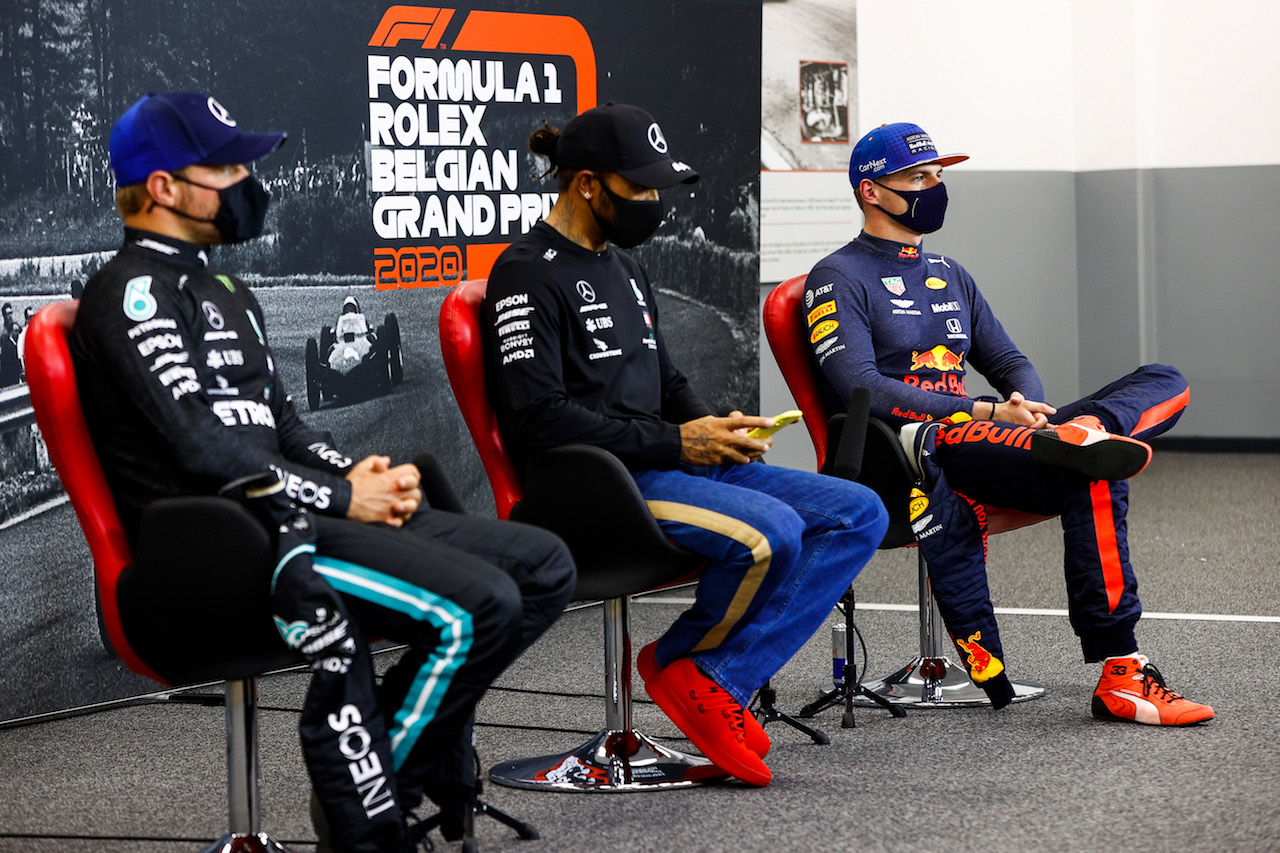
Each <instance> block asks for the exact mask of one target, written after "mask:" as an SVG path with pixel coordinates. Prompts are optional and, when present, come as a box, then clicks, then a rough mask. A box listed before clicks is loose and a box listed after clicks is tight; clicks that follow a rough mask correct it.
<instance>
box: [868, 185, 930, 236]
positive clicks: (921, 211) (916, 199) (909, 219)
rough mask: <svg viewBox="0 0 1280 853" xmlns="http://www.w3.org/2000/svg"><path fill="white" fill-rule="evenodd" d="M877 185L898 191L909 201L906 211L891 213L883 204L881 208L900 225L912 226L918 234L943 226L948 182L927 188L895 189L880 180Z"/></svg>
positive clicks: (894, 191)
mask: <svg viewBox="0 0 1280 853" xmlns="http://www.w3.org/2000/svg"><path fill="white" fill-rule="evenodd" d="M875 185H876V186H878V187H884V188H885V189H886V190H888V191H889V192H891V193H897V194H898V195H900V196H902V198H903V199H904V200H905V201H906V202H907V210H906V212H905V213H889V211H888V210H886V209H885V208H884V207H883V206H881V208H880V209H881V210H884V212H885V213H886V214H887V215H888V216H889V217H890V218H891V219H893V220H894V221H895V222H897V223H898V224H899V225H902V226H904V227H906V228H910V229H911V230H912V231H915V232H916V233H917V234H932V233H933V232H934V231H937V230H938V229H939V228H941V227H942V221H943V220H944V219H945V218H946V216H947V185H946V184H943V183H937V184H934V185H933V186H931V187H929V189H927V190H895V189H893V188H892V187H886V186H884V184H882V183H880V182H879V181H876V182H875Z"/></svg>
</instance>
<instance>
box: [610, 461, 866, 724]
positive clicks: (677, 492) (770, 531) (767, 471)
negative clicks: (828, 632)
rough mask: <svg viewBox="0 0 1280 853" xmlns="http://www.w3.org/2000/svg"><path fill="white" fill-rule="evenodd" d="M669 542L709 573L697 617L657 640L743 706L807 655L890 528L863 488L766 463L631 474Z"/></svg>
mask: <svg viewBox="0 0 1280 853" xmlns="http://www.w3.org/2000/svg"><path fill="white" fill-rule="evenodd" d="M634 476H635V480H636V484H637V485H638V486H639V487H640V492H641V494H643V495H644V498H645V501H646V502H647V503H648V505H649V509H650V511H651V512H653V515H654V517H655V518H656V519H657V520H658V524H659V525H660V526H661V527H662V529H663V531H664V532H665V533H666V534H667V536H668V537H669V538H670V539H671V540H672V541H673V542H675V543H677V544H679V545H681V546H682V547H684V548H688V549H689V550H690V551H694V552H696V553H698V554H702V555H704V556H706V557H707V558H708V560H709V561H710V563H709V565H708V566H707V568H706V570H705V571H704V572H703V574H702V578H701V580H700V581H699V582H698V588H697V592H696V595H695V601H694V604H693V606H692V607H690V608H689V609H688V610H686V611H685V612H684V613H682V614H681V615H680V617H679V618H678V619H677V620H676V621H675V624H673V625H672V626H671V627H670V628H669V629H668V630H667V632H666V633H665V634H663V636H662V637H661V638H660V639H659V640H658V645H657V654H656V662H657V664H658V666H660V667H665V666H667V665H668V664H670V663H671V662H672V661H674V660H677V659H679V658H682V657H689V658H692V659H693V660H694V662H695V663H696V664H697V665H698V668H699V669H700V670H702V672H703V673H705V674H706V675H707V676H709V677H710V678H711V679H712V680H714V681H715V682H716V683H717V684H719V685H720V686H721V687H723V688H724V689H725V690H727V691H728V692H729V693H730V694H731V695H732V696H733V697H734V698H735V699H736V700H738V702H739V703H741V704H743V705H746V704H747V702H748V701H750V698H751V694H752V693H754V692H755V690H756V689H757V688H758V687H760V685H762V684H764V682H765V681H767V680H768V679H769V678H770V677H771V676H772V675H773V674H774V673H775V672H777V671H778V670H779V669H780V668H781V667H782V665H783V664H785V663H786V662H787V661H788V660H790V659H791V656H792V655H793V654H795V653H796V651H797V650H798V649H799V648H800V647H801V646H802V645H803V644H804V642H805V641H806V640H808V639H809V637H810V636H812V635H813V632H814V631H815V630H817V628H818V626H819V625H821V624H822V621H823V620H824V619H825V618H826V616H827V614H828V613H829V612H830V611H831V608H832V607H834V606H835V604H836V602H837V601H838V600H839V598H840V596H841V594H842V593H843V592H844V590H846V589H848V587H849V584H850V583H852V582H853V579H854V578H855V577H856V576H857V574H858V572H859V571H861V570H862V567H863V566H864V565H865V564H866V562H867V560H869V559H870V558H871V555H872V554H873V553H874V552H875V550H876V547H877V546H878V545H879V544H880V540H881V539H882V538H883V537H884V532H885V528H886V527H887V526H888V514H887V513H886V512H885V509H884V505H883V504H882V503H881V502H880V499H879V498H878V497H877V496H876V495H875V493H874V492H872V491H871V490H870V489H868V488H866V487H865V486H861V485H859V484H857V483H852V482H849V481H847V480H839V479H836V478H834V477H827V476H823V475H820V474H810V473H808V472H805V471H796V470H793V469H790V468H780V467H774V466H771V465H765V464H763V463H755V464H751V465H717V466H694V465H680V466H678V467H676V468H673V469H671V470H661V471H657V470H654V471H640V472H636V473H635V475H634Z"/></svg>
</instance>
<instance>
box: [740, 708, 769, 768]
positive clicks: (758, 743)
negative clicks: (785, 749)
mask: <svg viewBox="0 0 1280 853" xmlns="http://www.w3.org/2000/svg"><path fill="white" fill-rule="evenodd" d="M742 742H743V743H745V744H746V745H747V749H749V750H751V751H752V752H754V753H755V754H756V755H758V756H760V757H761V758H764V757H765V756H766V755H768V754H769V750H770V749H772V748H773V741H771V740H769V734H768V733H767V732H766V731H765V730H764V726H762V725H760V721H759V720H757V719H756V715H755V714H753V713H751V712H750V711H746V712H744V713H743V715H742Z"/></svg>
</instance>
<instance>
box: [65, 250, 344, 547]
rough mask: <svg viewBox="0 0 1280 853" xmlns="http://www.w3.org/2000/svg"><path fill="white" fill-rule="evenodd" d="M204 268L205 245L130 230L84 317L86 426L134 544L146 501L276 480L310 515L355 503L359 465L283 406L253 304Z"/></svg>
mask: <svg viewBox="0 0 1280 853" xmlns="http://www.w3.org/2000/svg"><path fill="white" fill-rule="evenodd" d="M208 264H209V255H208V248H207V247H205V246H199V245H196V244H193V243H186V242H183V241H181V240H175V239H173V238H170V237H164V236H161V235H159V234H152V233H149V232H146V231H138V230H134V229H126V230H125V242H124V246H123V248H121V249H120V252H119V253H118V254H117V255H116V256H115V258H113V259H112V260H111V261H110V262H109V263H107V264H106V265H105V266H104V267H103V268H102V269H101V270H99V271H98V272H97V273H96V274H95V275H94V276H93V278H91V279H89V281H88V282H87V283H86V285H85V289H84V296H83V297H82V298H81V300H80V309H79V311H78V312H77V314H76V322H75V326H74V328H73V329H72V332H71V340H70V345H71V356H72V359H73V361H74V363H75V369H76V380H77V383H78V385H79V389H80V400H81V404H82V406H83V407H84V413H85V421H86V422H87V424H88V426H89V432H90V434H91V435H92V437H93V443H94V446H95V447H96V449H97V451H98V458H99V459H100V461H101V462H102V467H103V471H104V473H105V474H106V477H107V484H108V485H109V486H110V488H111V492H112V495H113V496H114V497H115V501H116V506H117V510H118V512H119V513H120V519H121V522H122V523H123V524H124V528H125V531H126V532H127V534H128V535H129V537H130V538H131V539H132V538H133V537H134V536H136V535H137V526H138V521H139V519H140V518H141V514H142V510H143V508H144V507H145V506H146V505H147V504H149V503H151V502H152V501H154V500H156V499H158V498H164V497H178V496H183V495H208V494H214V493H215V492H216V491H217V490H218V488H219V487H221V486H222V485H223V484H224V483H226V482H228V481H229V480H233V479H235V478H237V477H242V476H246V475H249V474H256V473H259V472H262V471H265V470H268V469H270V470H274V471H275V472H276V473H277V474H278V475H279V476H281V478H282V479H283V480H284V482H285V490H286V491H287V492H288V493H289V495H290V497H292V498H293V499H294V500H296V501H298V502H299V503H301V504H304V505H306V506H308V507H309V508H311V509H313V510H316V511H318V512H323V513H326V514H331V515H338V516H341V515H344V514H345V513H346V509H347V506H348V504H349V503H350V499H351V484H350V483H348V482H347V481H346V479H345V476H346V473H347V471H349V470H350V468H351V460H350V459H349V458H347V457H346V456H343V455H342V454H340V453H338V452H337V451H335V450H334V449H333V448H331V447H330V446H329V445H328V443H327V436H326V435H325V434H324V433H321V432H318V431H316V430H313V429H310V428H309V427H307V426H306V425H305V424H304V423H303V422H302V420H301V419H300V418H299V417H298V415H297V412H296V411H295V410H294V408H293V404H292V403H291V402H289V400H288V398H287V396H286V394H285V390H284V387H283V386H282V384H281V382H280V377H279V376H278V375H277V373H276V365H275V361H274V359H273V358H272V355H271V349H270V347H269V346H268V345H267V339H266V336H265V334H264V332H265V328H266V325H265V323H264V321H263V317H262V309H261V308H260V307H259V306H258V300H257V299H255V298H254V296H253V294H252V293H250V291H249V288H248V287H246V286H245V284H244V282H242V281H240V280H239V279H237V278H235V277H234V276H230V275H226V274H225V273H219V272H216V271H214V270H210V269H209V267H208Z"/></svg>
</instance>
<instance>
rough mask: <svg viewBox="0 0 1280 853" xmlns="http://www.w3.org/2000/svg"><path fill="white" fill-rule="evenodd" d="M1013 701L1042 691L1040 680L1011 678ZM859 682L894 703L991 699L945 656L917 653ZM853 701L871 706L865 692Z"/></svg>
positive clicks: (936, 704) (934, 704)
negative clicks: (885, 672) (879, 675)
mask: <svg viewBox="0 0 1280 853" xmlns="http://www.w3.org/2000/svg"><path fill="white" fill-rule="evenodd" d="M1012 684H1013V690H1014V698H1013V701H1014V702H1026V701H1028V700H1030V699H1038V698H1040V697H1041V696H1043V695H1044V692H1045V688H1044V685H1043V684H1039V683H1037V682H1034V681H1014V682H1012ZM862 686H863V687H865V688H866V689H867V690H869V691H871V692H872V693H875V694H876V695H878V696H882V697H884V698H885V699H886V700H888V701H889V702H891V703H893V704H894V705H909V706H911V707H914V708H973V707H982V706H984V705H987V706H989V705H990V704H991V700H990V699H988V698H987V694H986V692H985V691H983V689H982V688H981V687H979V686H978V685H976V684H974V683H973V682H972V681H971V680H969V674H968V673H967V672H965V670H964V667H962V666H959V665H957V664H955V663H952V662H951V661H950V660H949V659H947V658H945V657H941V658H926V657H917V658H916V659H915V660H913V661H911V663H909V664H907V665H906V666H905V667H903V668H902V669H900V670H898V671H897V672H895V673H893V674H892V675H887V676H885V677H884V678H877V679H875V680H874V681H864V682H862ZM853 701H854V704H856V705H860V706H874V704H875V703H874V702H873V701H872V700H870V699H868V698H867V697H865V696H854V697H853Z"/></svg>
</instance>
